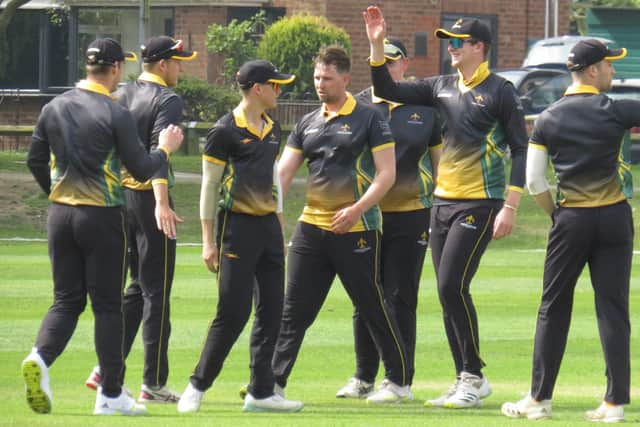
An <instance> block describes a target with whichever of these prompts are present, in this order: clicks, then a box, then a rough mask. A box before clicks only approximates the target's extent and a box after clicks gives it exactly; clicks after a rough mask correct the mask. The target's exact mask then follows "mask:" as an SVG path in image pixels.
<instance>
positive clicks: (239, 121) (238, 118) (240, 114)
mask: <svg viewBox="0 0 640 427" xmlns="http://www.w3.org/2000/svg"><path fill="white" fill-rule="evenodd" d="M262 119H263V120H264V122H265V124H264V126H263V128H262V134H261V133H260V131H259V130H258V129H254V128H252V127H251V126H250V125H249V121H248V120H247V116H246V115H245V114H244V110H243V109H242V108H240V106H237V107H236V108H234V109H233V120H234V121H235V123H236V126H238V127H239V128H243V129H246V130H248V131H249V132H251V133H252V134H254V135H255V136H257V137H258V138H260V139H264V138H265V137H266V136H267V135H269V132H271V129H273V120H271V117H269V116H268V115H267V114H266V113H262Z"/></svg>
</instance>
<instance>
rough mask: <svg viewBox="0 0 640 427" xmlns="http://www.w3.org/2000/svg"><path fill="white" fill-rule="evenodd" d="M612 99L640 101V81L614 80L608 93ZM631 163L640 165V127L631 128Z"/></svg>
mask: <svg viewBox="0 0 640 427" xmlns="http://www.w3.org/2000/svg"><path fill="white" fill-rule="evenodd" d="M607 96H609V98H611V99H635V100H637V101H640V79H613V81H612V82H611V90H610V91H609V92H607ZM629 135H630V138H631V143H632V144H631V153H630V155H631V163H640V127H635V128H631V130H630V132H629Z"/></svg>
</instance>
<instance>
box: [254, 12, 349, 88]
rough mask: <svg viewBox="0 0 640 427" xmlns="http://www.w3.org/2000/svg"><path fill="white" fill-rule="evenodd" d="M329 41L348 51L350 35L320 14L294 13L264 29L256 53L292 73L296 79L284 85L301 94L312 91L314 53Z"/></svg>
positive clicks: (328, 43)
mask: <svg viewBox="0 0 640 427" xmlns="http://www.w3.org/2000/svg"><path fill="white" fill-rule="evenodd" d="M332 44H337V45H340V46H343V47H344V48H345V49H346V50H347V52H349V53H351V39H350V38H349V34H347V32H346V31H345V30H343V29H342V28H340V27H337V26H335V25H333V24H332V23H330V22H329V21H328V20H327V19H326V18H325V17H322V16H311V15H294V16H291V17H287V18H283V19H281V20H279V21H278V22H276V23H274V24H273V25H271V26H270V27H269V28H268V29H267V30H266V31H265V33H264V36H263V38H262V40H261V41H260V44H259V45H258V52H257V53H258V57H260V58H264V59H267V60H269V61H271V62H273V63H274V64H275V65H276V66H277V67H278V68H279V69H280V70H282V71H283V72H285V73H291V74H295V75H296V76H297V78H296V81H295V83H294V84H293V85H290V86H289V85H288V86H284V87H283V89H284V90H290V91H294V92H296V93H297V94H298V95H300V94H304V93H313V68H314V67H313V57H314V56H315V55H316V54H317V53H318V50H319V49H320V48H321V47H323V46H328V45H332Z"/></svg>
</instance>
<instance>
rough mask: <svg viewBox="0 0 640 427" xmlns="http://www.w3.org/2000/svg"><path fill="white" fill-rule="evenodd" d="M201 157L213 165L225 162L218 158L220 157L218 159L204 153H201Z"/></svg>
mask: <svg viewBox="0 0 640 427" xmlns="http://www.w3.org/2000/svg"><path fill="white" fill-rule="evenodd" d="M202 159H203V160H206V161H207V162H209V163H213V164H214V165H220V166H225V165H226V164H227V162H225V161H224V160H220V159H218V158H216V157H213V156H208V155H206V154H203V155H202Z"/></svg>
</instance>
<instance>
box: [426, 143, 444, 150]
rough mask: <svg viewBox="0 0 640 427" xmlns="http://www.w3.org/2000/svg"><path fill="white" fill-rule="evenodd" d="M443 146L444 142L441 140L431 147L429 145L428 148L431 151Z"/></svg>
mask: <svg viewBox="0 0 640 427" xmlns="http://www.w3.org/2000/svg"><path fill="white" fill-rule="evenodd" d="M443 146H444V143H443V142H441V143H440V144H438V145H434V146H433V147H429V150H431V151H433V150H439V149H441V148H442V147H443Z"/></svg>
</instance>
